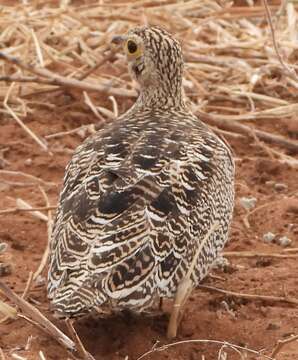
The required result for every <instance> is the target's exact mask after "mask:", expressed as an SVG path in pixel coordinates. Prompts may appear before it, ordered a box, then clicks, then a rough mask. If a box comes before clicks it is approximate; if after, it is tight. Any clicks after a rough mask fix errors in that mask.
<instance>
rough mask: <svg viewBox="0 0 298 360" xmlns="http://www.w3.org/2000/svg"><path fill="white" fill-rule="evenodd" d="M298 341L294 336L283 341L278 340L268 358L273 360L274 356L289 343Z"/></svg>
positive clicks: (297, 336) (296, 336)
mask: <svg viewBox="0 0 298 360" xmlns="http://www.w3.org/2000/svg"><path fill="white" fill-rule="evenodd" d="M297 340H298V335H295V336H290V337H288V338H287V339H284V340H278V341H277V343H276V345H275V347H274V349H273V351H272V353H271V354H270V356H271V357H272V358H273V359H276V355H277V354H278V353H279V352H280V351H281V349H282V348H283V347H284V346H285V345H287V344H289V343H291V342H294V341H297Z"/></svg>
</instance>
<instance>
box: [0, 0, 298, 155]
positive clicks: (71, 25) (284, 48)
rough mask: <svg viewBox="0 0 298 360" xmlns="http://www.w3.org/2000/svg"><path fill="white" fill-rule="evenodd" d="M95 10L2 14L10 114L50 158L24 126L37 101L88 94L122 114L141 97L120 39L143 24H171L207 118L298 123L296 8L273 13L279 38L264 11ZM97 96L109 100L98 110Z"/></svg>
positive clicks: (28, 9)
mask: <svg viewBox="0 0 298 360" xmlns="http://www.w3.org/2000/svg"><path fill="white" fill-rule="evenodd" d="M89 3H90V4H89V5H88V4H84V5H80V6H78V5H77V6H75V5H72V2H71V1H62V2H60V3H59V2H58V3H56V5H54V4H53V3H51V2H44V1H35V2H33V3H32V4H31V3H29V2H28V3H23V4H22V5H20V4H18V5H14V6H2V8H1V20H0V34H1V35H0V46H1V48H2V49H1V52H2V53H3V54H5V55H6V60H5V59H4V60H5V61H1V62H0V79H2V80H5V81H6V82H5V83H3V86H2V87H1V88H0V100H2V101H3V103H4V106H3V109H1V112H2V113H4V114H6V115H7V116H8V117H13V118H14V119H15V120H16V119H18V123H19V124H20V125H21V126H22V127H23V129H24V130H25V131H26V132H27V133H28V135H29V136H31V137H33V139H34V140H35V141H36V142H37V143H38V144H39V145H40V146H41V148H42V149H43V150H45V151H49V149H48V146H47V144H46V142H45V140H44V139H42V138H40V137H39V136H37V135H35V134H32V133H30V129H29V128H28V127H26V125H25V124H24V122H22V120H21V118H24V119H25V118H26V115H27V114H29V113H32V112H34V111H35V109H36V107H38V106H40V103H36V102H34V101H32V99H34V95H37V94H40V93H47V92H52V91H55V89H61V87H62V89H64V88H65V87H68V88H78V89H80V91H82V92H83V91H84V93H82V97H81V98H82V103H84V102H85V104H87V106H88V107H89V110H90V111H92V113H93V114H94V116H95V117H97V118H98V119H100V120H101V121H102V120H104V119H113V118H114V117H116V116H117V115H118V104H119V101H121V98H123V97H124V98H126V97H135V96H136V94H137V93H136V91H135V89H134V83H133V82H131V81H129V80H128V78H127V75H126V64H125V61H124V57H123V54H122V53H121V52H119V51H118V50H117V49H113V48H112V46H111V44H110V38H111V36H112V35H114V34H117V33H123V32H125V31H126V30H127V29H128V28H130V27H132V26H136V25H140V24H152V25H159V26H163V27H165V28H167V29H168V30H169V31H171V32H172V33H174V34H175V35H176V37H178V38H179V39H180V40H181V41H182V43H183V48H184V54H185V60H186V70H187V71H186V80H185V84H184V85H185V90H186V93H187V94H188V96H189V97H190V99H191V100H192V102H193V106H194V108H195V109H197V110H199V111H200V113H201V114H202V113H203V114H206V113H208V114H209V116H210V114H211V115H212V116H213V118H214V119H215V120H217V118H220V119H222V120H225V119H226V120H229V121H230V120H235V121H242V120H256V121H259V120H260V119H279V118H287V117H293V116H297V113H298V107H297V96H298V82H297V70H298V65H297V58H298V41H297V36H296V30H297V27H298V23H297V5H296V3H294V2H287V4H286V5H285V6H284V5H283V6H280V7H279V6H276V5H275V6H271V7H270V8H271V14H272V18H271V21H270V22H269V25H270V26H271V27H272V29H273V30H274V34H273V33H272V29H271V28H270V27H269V26H268V23H267V21H266V18H265V11H264V6H252V7H232V6H231V4H230V3H228V2H219V3H218V2H216V1H214V0H203V1H200V2H198V1H192V0H190V1H186V2H178V3H177V2H176V1H171V0H169V1H157V0H156V1H145V2H144V1H131V2H130V1H127V2H125V3H123V2H114V1H113V2H111V1H107V2H105V3H98V2H96V3H95V2H94V3H93V2H92V1H90V2H89ZM140 14H141V16H140ZM272 35H274V37H273V38H272ZM273 40H274V41H273ZM7 56H8V57H7ZM2 59H3V57H2ZM13 64H15V65H13ZM11 83H14V86H11ZM223 84H224V85H223ZM91 92H100V93H103V94H105V95H106V96H97V98H96V102H94V101H92V99H91V97H90V96H89V95H88V93H91ZM7 94H9V97H8V96H7ZM108 96H112V98H110V99H111V102H110V104H109V103H108V102H107V101H106V98H107V97H108ZM122 103H123V101H121V105H122ZM107 104H109V105H107ZM54 105H55V104H51V103H49V102H47V104H46V106H48V107H49V108H51V106H54ZM126 107H127V105H126V104H125V103H124V104H123V106H122V109H123V108H126ZM84 111H86V108H84ZM82 112H83V110H82ZM23 125H24V126H23ZM217 126H218V127H223V123H221V124H218V125H217ZM225 130H226V129H225ZM233 131H236V129H234V130H233ZM257 136H259V135H258V134H257ZM265 141H267V140H266V139H265ZM296 150H297V149H296Z"/></svg>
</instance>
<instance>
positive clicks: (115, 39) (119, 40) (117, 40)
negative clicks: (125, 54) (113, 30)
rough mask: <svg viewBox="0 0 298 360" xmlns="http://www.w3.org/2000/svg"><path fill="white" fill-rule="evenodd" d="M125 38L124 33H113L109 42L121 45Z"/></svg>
mask: <svg viewBox="0 0 298 360" xmlns="http://www.w3.org/2000/svg"><path fill="white" fill-rule="evenodd" d="M126 40H127V36H125V35H115V36H113V37H112V40H111V43H112V44H116V45H122V44H123V43H124V42H125V41H126Z"/></svg>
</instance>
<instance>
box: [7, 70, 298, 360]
mask: <svg viewBox="0 0 298 360" xmlns="http://www.w3.org/2000/svg"><path fill="white" fill-rule="evenodd" d="M114 73H116V74H117V69H116V70H115V69H114ZM122 79H123V81H126V80H127V79H128V77H127V75H124V76H123V78H122ZM24 87H26V84H25V85H24ZM293 91H294V90H293ZM272 94H273V93H272ZM272 94H271V95H272ZM272 96H273V95H272ZM90 97H91V98H92V101H93V103H94V104H96V105H101V106H102V107H105V108H108V109H109V110H110V111H112V110H113V107H112V103H111V101H110V100H109V99H108V97H107V95H105V94H100V96H98V95H97V94H96V93H94V92H93V93H91V95H90ZM116 99H117V101H118V106H119V112H120V113H122V112H123V111H124V110H125V109H127V108H128V107H129V106H130V105H131V104H132V103H133V99H132V98H117V97H116ZM26 101H28V103H29V102H30V101H32V102H34V106H32V107H31V111H30V112H28V113H27V114H26V115H25V116H23V117H22V119H23V121H24V122H25V123H26V125H27V126H29V127H30V129H31V130H32V131H33V132H34V133H35V134H37V135H38V136H39V137H40V138H44V137H46V136H47V135H50V134H56V133H59V132H67V131H71V130H73V129H76V128H78V127H80V126H82V125H88V124H93V123H94V124H97V123H98V122H99V120H98V119H97V118H96V116H95V115H94V114H93V113H92V111H91V109H90V107H89V106H87V105H86V103H84V98H83V95H82V93H81V91H78V90H67V89H65V88H63V89H56V90H54V91H53V90H51V91H44V92H41V93H38V92H37V91H35V92H34V93H33V94H31V95H30V94H29V95H28V96H27V97H26ZM212 106H213V107H216V106H219V107H223V106H227V107H229V106H230V107H233V106H234V104H233V103H229V100H228V99H227V98H225V99H224V100H223V101H220V100H216V99H215V100H214V101H213V102H212ZM103 117H104V118H105V116H103ZM244 123H245V124H246V125H251V126H252V127H254V128H258V129H261V130H264V131H267V132H269V133H272V134H276V135H282V136H284V137H286V138H288V139H291V140H292V141H297V139H298V119H297V116H296V117H295V116H293V117H287V118H283V117H276V118H267V119H258V120H257V121H250V122H247V121H245V122H244ZM0 126H1V129H0V243H5V244H7V248H6V249H5V251H3V252H2V253H1V254H0V280H1V281H3V282H5V283H6V284H7V285H9V286H10V287H11V288H12V289H13V290H14V291H15V292H16V293H17V294H19V295H21V294H22V293H23V291H24V289H25V287H26V283H27V280H28V276H29V274H30V272H34V271H36V269H37V268H38V266H39V264H40V261H41V258H42V256H43V253H44V251H45V247H46V244H47V223H46V221H44V220H41V219H37V218H36V217H34V216H32V214H31V213H29V212H21V211H19V212H7V213H4V212H3V210H5V209H11V208H14V207H16V200H17V199H22V200H24V201H26V202H28V203H29V204H30V205H31V206H33V207H38V208H39V207H44V206H45V205H46V204H45V199H44V196H43V194H42V190H44V191H45V192H46V194H47V196H48V198H49V202H50V204H51V205H56V204H57V198H58V193H59V189H60V187H61V182H62V178H63V174H64V169H65V166H66V164H67V162H68V161H69V159H70V157H71V154H72V152H73V150H74V149H75V148H76V146H77V145H79V144H80V143H81V142H82V141H83V139H84V138H85V137H86V136H88V134H89V130H88V128H81V130H79V131H76V132H74V133H70V134H63V135H61V136H57V137H53V138H48V140H47V141H48V144H49V149H50V150H51V152H52V153H53V156H51V155H49V154H48V153H47V152H45V151H43V150H42V149H41V148H40V146H39V145H38V144H37V143H36V142H35V141H33V140H32V138H31V137H30V136H28V135H27V134H26V133H25V132H24V130H23V129H22V128H21V127H20V126H19V124H17V123H16V122H15V121H14V120H13V119H12V117H11V115H10V114H8V113H7V112H2V113H1V114H0ZM227 141H228V142H229V143H230V145H231V147H232V148H233V151H234V156H235V161H236V202H235V212H234V219H233V223H232V227H231V233H230V241H229V243H228V245H227V247H226V248H225V251H226V252H227V255H226V259H227V261H226V262H225V263H224V266H221V267H219V268H217V269H214V270H213V271H212V274H211V275H212V276H208V277H207V278H206V279H205V281H204V283H203V284H202V285H204V286H211V287H215V288H218V289H224V290H226V291H230V292H235V293H237V294H224V293H220V292H218V291H210V289H209V290H207V289H206V288H205V289H204V288H197V289H195V290H194V291H193V293H192V294H191V296H190V299H189V301H188V302H187V304H186V309H185V313H184V317H183V320H182V322H181V326H180V328H179V334H178V337H177V339H176V341H182V340H183V341H184V340H189V342H186V343H183V344H177V345H175V346H173V347H170V348H167V349H164V350H163V351H158V352H154V353H151V354H148V355H147V356H146V357H144V358H145V359H156V360H166V359H174V360H195V359H198V360H203V359H205V360H215V359H220V360H223V359H228V360H233V359H235V360H236V359H259V360H260V359H265V358H264V357H261V356H257V355H254V354H252V353H250V352H243V353H242V354H243V355H242V357H241V355H240V354H239V353H238V352H237V351H236V350H233V349H230V348H228V347H225V348H224V349H222V352H221V355H220V348H221V345H218V344H213V343H210V342H200V343H194V342H191V340H218V341H221V342H229V343H232V344H235V345H238V346H241V347H247V348H249V349H253V350H258V351H259V350H261V349H263V350H264V354H267V355H270V354H271V352H272V349H273V348H274V346H275V344H276V342H277V341H278V340H284V339H287V338H288V337H290V336H291V335H297V334H298V292H297V289H298V277H297V274H298V255H297V248H298V222H297V218H298V198H297V194H298V181H297V160H298V156H297V154H295V153H293V152H291V153H290V152H288V151H287V150H286V149H285V148H282V147H278V146H276V145H272V144H271V145H270V146H268V145H265V144H264V143H263V142H259V141H257V140H256V139H253V138H248V137H246V136H243V137H239V136H232V135H229V136H227ZM276 152H278V153H282V154H284V155H290V156H291V158H285V157H283V156H282V157H279V156H276ZM289 159H291V160H289ZM293 160H294V161H296V162H293ZM291 161H292V162H293V164H292V165H291ZM8 171H14V172H18V173H14V174H13V173H8ZM23 173H26V174H30V175H33V176H34V177H35V178H30V177H27V176H24V175H23ZM37 178H38V179H39V180H36V179H37ZM249 206H251V208H249V209H246V207H249ZM42 213H43V214H44V215H47V211H42ZM268 233H273V234H275V238H274V240H272V241H269V240H270V234H269V235H268ZM264 235H265V238H264ZM268 238H269V240H268ZM285 245H287V246H285ZM295 249H296V251H295ZM231 252H233V254H232V253H231ZM247 252H248V254H247ZM266 254H267V255H266ZM272 254H279V255H278V256H274V255H273V256H272ZM280 255H281V256H280ZM243 294H251V295H258V296H259V295H261V296H268V297H269V298H267V299H266V298H262V297H261V298H258V297H257V296H256V297H252V298H249V297H245V296H243ZM276 297H279V298H278V299H277V298H276ZM1 299H2V300H4V299H5V297H4V296H1ZM27 299H28V301H29V302H31V303H32V304H34V306H36V307H37V308H38V309H39V310H40V311H41V312H42V313H43V314H45V315H46V316H48V317H49V318H50V319H51V320H53V321H54V323H55V324H56V325H57V326H59V327H60V328H61V329H63V330H64V331H67V330H66V328H65V325H64V324H63V323H61V322H59V321H58V320H55V319H53V317H52V315H51V313H50V311H49V304H48V301H47V298H46V290H45V271H44V272H43V274H42V275H41V276H39V277H38V281H37V282H33V284H32V286H31V289H30V291H29V293H28V295H27ZM291 300H293V301H291ZM295 301H296V304H295ZM169 309H170V303H169V302H166V303H165V306H164V313H163V314H162V315H158V316H154V317H152V316H151V317H149V316H139V317H135V316H131V315H129V314H123V315H121V316H117V317H112V318H108V319H90V318H89V319H88V318H87V319H82V320H80V321H78V322H77V323H76V324H75V328H76V330H77V332H78V334H79V336H80V337H81V340H82V342H83V343H84V345H85V346H86V349H87V350H88V351H89V352H90V353H91V354H93V356H94V357H95V359H98V360H99V359H105V360H120V359H126V358H127V357H128V359H134V360H136V359H138V358H139V357H140V356H141V355H142V354H144V353H145V352H147V351H148V350H150V349H152V347H153V346H154V345H155V344H156V343H157V342H158V346H159V345H163V344H167V343H168V341H167V339H166V336H165V333H166V327H167V321H168V317H169ZM0 348H1V349H2V352H3V354H1V353H0V359H1V360H2V359H21V357H22V359H23V358H24V359H28V360H31V359H32V360H33V359H34V360H35V359H42V357H41V356H42V355H40V351H42V353H43V355H44V357H45V358H46V359H47V360H50V359H52V360H55V359H68V358H69V355H68V354H67V352H66V351H65V350H64V349H63V348H62V347H61V346H60V345H59V344H57V343H56V342H55V341H54V340H53V339H51V338H50V337H49V336H48V335H46V334H44V333H42V332H40V330H39V329H37V328H36V327H35V326H34V325H32V324H29V323H28V322H26V321H25V320H23V319H17V320H6V321H5V322H1V323H0ZM225 353H226V355H225ZM17 356H19V357H17ZM245 356H246V357H245ZM276 359H278V360H297V359H298V342H297V341H296V342H292V343H289V344H288V345H286V346H284V347H283V349H282V350H281V351H280V352H279V353H278V354H277V356H276Z"/></svg>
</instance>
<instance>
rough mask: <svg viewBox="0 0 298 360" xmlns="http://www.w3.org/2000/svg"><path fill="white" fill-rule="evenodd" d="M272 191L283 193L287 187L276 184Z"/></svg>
mask: <svg viewBox="0 0 298 360" xmlns="http://www.w3.org/2000/svg"><path fill="white" fill-rule="evenodd" d="M274 189H275V190H277V191H284V190H287V189H288V185H286V184H283V183H276V184H275V185H274Z"/></svg>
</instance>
